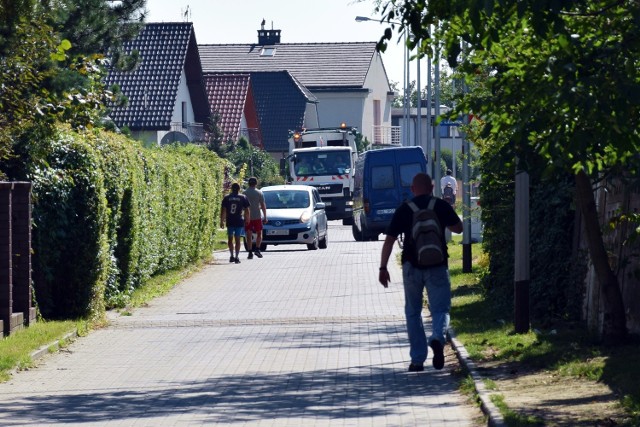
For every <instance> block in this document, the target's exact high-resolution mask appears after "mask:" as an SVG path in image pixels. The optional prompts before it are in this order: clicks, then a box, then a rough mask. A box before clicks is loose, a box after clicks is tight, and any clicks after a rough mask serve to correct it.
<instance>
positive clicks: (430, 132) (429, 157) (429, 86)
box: [426, 56, 440, 185]
mask: <svg viewBox="0 0 640 427" xmlns="http://www.w3.org/2000/svg"><path fill="white" fill-rule="evenodd" d="M431 89H432V84H431V56H427V151H426V154H427V172H428V173H429V176H431V179H433V152H432V144H431V141H432V138H431V137H432V135H433V128H432V127H431V121H432V120H433V112H432V109H431V104H432V100H431ZM436 184H437V185H440V184H439V183H436Z"/></svg>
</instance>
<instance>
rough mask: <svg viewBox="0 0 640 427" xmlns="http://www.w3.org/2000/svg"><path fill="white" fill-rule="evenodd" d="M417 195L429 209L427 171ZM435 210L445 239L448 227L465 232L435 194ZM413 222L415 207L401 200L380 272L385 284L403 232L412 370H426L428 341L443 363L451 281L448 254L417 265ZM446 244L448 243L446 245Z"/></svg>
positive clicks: (416, 182) (414, 187)
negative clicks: (426, 318)
mask: <svg viewBox="0 0 640 427" xmlns="http://www.w3.org/2000/svg"><path fill="white" fill-rule="evenodd" d="M411 192H412V193H413V195H414V198H413V199H412V200H411V201H412V202H413V203H415V204H416V205H417V206H418V208H419V209H426V208H427V206H428V205H429V201H430V200H431V198H432V197H433V195H432V192H433V182H432V180H431V177H430V176H429V175H427V174H425V173H418V174H417V175H416V176H415V177H414V178H413V182H412V184H411ZM433 210H434V211H435V213H436V216H437V217H438V222H439V223H440V228H441V229H442V231H441V233H442V236H441V238H442V241H443V242H444V241H445V237H444V229H445V227H446V228H448V229H449V230H451V231H452V232H454V233H462V221H460V217H458V214H456V212H455V211H454V210H453V208H452V207H451V205H449V204H448V203H447V202H445V201H444V200H442V199H438V198H436V202H435V205H434V207H433ZM412 225H413V211H412V210H411V207H410V206H409V205H408V204H407V203H404V202H403V203H402V204H401V205H400V206H399V207H398V209H396V211H395V213H394V214H393V217H392V219H391V223H390V224H389V227H388V228H387V231H386V232H385V234H386V235H387V236H386V238H385V240H384V244H383V245H382V253H381V256H380V272H379V276H378V280H379V281H380V283H381V284H382V286H384V287H385V288H386V287H387V286H389V282H390V281H391V279H390V277H389V272H388V271H387V263H388V262H389V257H390V256H391V251H392V250H393V244H394V242H395V241H396V239H397V238H398V236H399V235H400V234H404V245H403V248H402V258H401V260H402V279H403V283H404V300H405V305H404V313H405V318H406V322H407V332H408V334H409V356H410V357H411V364H410V365H409V372H420V371H423V370H424V362H425V360H426V359H427V351H428V349H427V344H428V346H429V347H431V350H432V351H433V367H434V368H435V369H442V368H443V367H444V345H445V344H446V334H447V329H448V328H449V311H450V309H451V281H450V280H449V266H448V257H449V255H448V254H445V259H444V261H443V262H442V263H440V264H437V265H433V266H430V267H420V266H418V262H417V256H416V254H415V247H414V245H413V239H412V238H411V235H412V233H411V227H412ZM444 247H445V248H446V244H445V246H444ZM425 288H426V290H427V298H428V302H429V311H430V312H431V321H432V332H431V336H430V337H429V339H427V336H426V333H425V330H424V325H423V323H422V301H423V294H424V290H425Z"/></svg>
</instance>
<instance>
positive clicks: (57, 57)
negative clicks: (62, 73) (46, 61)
mask: <svg viewBox="0 0 640 427" xmlns="http://www.w3.org/2000/svg"><path fill="white" fill-rule="evenodd" d="M69 49H71V42H70V41H69V40H67V39H64V40H62V42H60V44H59V45H58V47H57V48H56V51H55V52H53V53H51V55H49V57H50V58H51V60H52V61H60V62H62V61H64V60H65V59H67V51H68V50H69Z"/></svg>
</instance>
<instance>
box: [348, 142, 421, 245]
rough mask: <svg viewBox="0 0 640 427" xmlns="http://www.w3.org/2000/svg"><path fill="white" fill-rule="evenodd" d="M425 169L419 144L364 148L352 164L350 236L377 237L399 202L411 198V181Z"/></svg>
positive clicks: (373, 238) (366, 238) (356, 237)
mask: <svg viewBox="0 0 640 427" xmlns="http://www.w3.org/2000/svg"><path fill="white" fill-rule="evenodd" d="M426 171H427V158H426V157H425V155H424V151H422V147H393V148H382V149H378V150H370V151H365V152H364V153H362V154H361V155H360V157H359V158H358V160H357V161H356V165H355V173H354V188H353V224H352V226H351V227H352V231H353V238H354V239H356V241H359V242H360V241H365V240H378V236H379V235H380V234H381V233H384V232H385V230H386V229H387V226H388V225H389V223H390V222H391V217H392V216H393V213H394V212H395V211H396V208H397V207H398V206H400V204H401V203H402V202H403V201H405V200H407V199H411V198H412V197H413V195H412V194H411V182H412V181H413V177H414V176H415V175H416V174H417V173H419V172H425V173H426Z"/></svg>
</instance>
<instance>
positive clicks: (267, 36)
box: [258, 19, 280, 46]
mask: <svg viewBox="0 0 640 427" xmlns="http://www.w3.org/2000/svg"><path fill="white" fill-rule="evenodd" d="M278 43H280V30H274V29H273V22H272V23H271V29H270V30H265V29H264V19H263V20H262V24H260V29H259V30H258V45H260V46H270V45H274V44H278Z"/></svg>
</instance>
